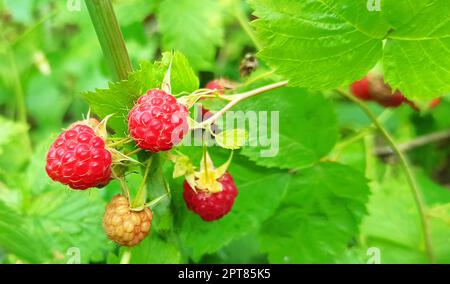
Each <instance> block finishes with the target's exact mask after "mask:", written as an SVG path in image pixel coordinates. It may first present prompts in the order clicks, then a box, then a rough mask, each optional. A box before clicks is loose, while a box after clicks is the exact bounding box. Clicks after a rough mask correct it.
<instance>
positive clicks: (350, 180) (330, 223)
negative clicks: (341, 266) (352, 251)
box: [260, 163, 369, 263]
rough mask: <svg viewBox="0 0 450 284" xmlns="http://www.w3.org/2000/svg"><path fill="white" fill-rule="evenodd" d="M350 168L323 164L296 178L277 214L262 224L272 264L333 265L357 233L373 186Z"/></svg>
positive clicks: (262, 246)
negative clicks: (370, 187)
mask: <svg viewBox="0 0 450 284" xmlns="http://www.w3.org/2000/svg"><path fill="white" fill-rule="evenodd" d="M366 182H367V181H366V179H365V177H364V175H363V174H362V173H360V172H358V171H355V170H353V169H352V168H350V167H347V166H342V165H340V164H336V163H323V164H319V165H317V166H315V167H313V168H308V169H305V170H302V171H300V172H299V173H298V174H297V176H295V177H294V178H293V179H292V181H291V184H290V185H289V188H288V191H287V193H286V196H285V198H284V199H283V201H282V203H281V204H280V206H279V207H278V209H277V211H276V212H275V214H274V215H273V217H271V218H270V219H269V220H267V221H266V222H265V223H264V225H263V226H262V230H261V235H260V237H261V248H262V250H263V251H266V252H268V253H269V261H270V262H271V263H332V262H334V261H335V259H336V258H337V257H340V256H341V255H342V254H343V253H344V251H345V249H346V247H347V245H348V242H349V241H350V240H351V239H352V238H353V237H355V236H357V233H358V226H359V222H360V221H361V219H362V217H363V215H364V214H365V213H366V209H365V203H366V202H367V200H368V195H369V188H368V186H367V184H366Z"/></svg>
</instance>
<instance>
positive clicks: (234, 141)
mask: <svg viewBox="0 0 450 284" xmlns="http://www.w3.org/2000/svg"><path fill="white" fill-rule="evenodd" d="M214 138H215V139H216V142H217V144H219V146H220V147H222V148H225V149H239V148H240V147H241V146H242V145H244V143H245V141H246V140H247V139H248V133H247V131H246V130H245V129H230V130H224V131H222V132H220V133H218V134H217V135H216V136H214Z"/></svg>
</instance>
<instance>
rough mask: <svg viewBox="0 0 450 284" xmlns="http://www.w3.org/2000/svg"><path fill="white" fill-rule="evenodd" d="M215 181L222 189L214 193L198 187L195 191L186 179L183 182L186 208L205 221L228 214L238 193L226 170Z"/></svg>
mask: <svg viewBox="0 0 450 284" xmlns="http://www.w3.org/2000/svg"><path fill="white" fill-rule="evenodd" d="M217 181H218V182H219V183H220V184H221V185H222V191H220V192H215V193H212V192H209V191H206V190H200V189H198V188H196V191H197V192H195V191H194V190H193V189H192V187H191V186H190V185H189V183H188V182H187V181H185V182H184V192H183V198H184V201H185V202H186V206H187V208H188V209H189V210H192V211H194V212H195V213H196V214H198V215H199V216H200V217H201V218H202V219H203V220H205V221H214V220H217V219H220V218H222V217H223V216H225V215H226V214H228V212H230V210H231V208H232V207H233V204H234V200H235V198H236V196H237V195H238V191H237V188H236V185H235V184H234V181H233V178H232V177H231V175H230V174H229V173H228V172H226V173H225V174H224V175H223V176H222V177H220V178H219V179H217Z"/></svg>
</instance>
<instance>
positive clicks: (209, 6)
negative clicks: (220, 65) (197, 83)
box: [157, 0, 224, 70]
mask: <svg viewBox="0 0 450 284" xmlns="http://www.w3.org/2000/svg"><path fill="white" fill-rule="evenodd" d="M157 19H158V23H159V27H160V32H161V35H162V44H163V47H164V49H165V50H170V49H176V50H180V51H181V52H183V53H184V54H185V55H186V57H187V58H188V59H189V61H190V62H191V64H192V65H193V66H194V68H195V69H196V70H210V69H211V68H212V66H213V64H212V63H213V62H214V58H215V56H216V47H218V46H220V45H221V44H222V38H223V33H224V31H223V27H222V15H221V10H220V8H219V3H218V1H214V0H196V1H191V0H178V1H177V2H176V5H174V3H173V1H170V0H164V1H162V2H161V4H160V7H159V11H158V14H157Z"/></svg>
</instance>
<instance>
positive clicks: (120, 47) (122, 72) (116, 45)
mask: <svg viewBox="0 0 450 284" xmlns="http://www.w3.org/2000/svg"><path fill="white" fill-rule="evenodd" d="M86 6H87V8H88V11H89V16H90V17H91V20H92V24H93V25H94V28H95V32H96V33H97V38H98V40H99V42H100V45H101V47H102V50H103V53H104V55H105V57H106V62H107V64H108V67H109V69H110V71H111V72H112V74H113V75H114V79H115V80H125V79H127V78H128V73H130V72H131V71H132V66H131V61H130V58H129V56H128V51H127V48H126V46H125V41H124V39H123V36H122V32H121V31H120V27H119V24H118V22H117V18H116V16H115V13H114V9H113V6H112V3H111V1H110V0H89V1H88V0H86Z"/></svg>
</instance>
